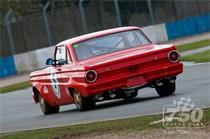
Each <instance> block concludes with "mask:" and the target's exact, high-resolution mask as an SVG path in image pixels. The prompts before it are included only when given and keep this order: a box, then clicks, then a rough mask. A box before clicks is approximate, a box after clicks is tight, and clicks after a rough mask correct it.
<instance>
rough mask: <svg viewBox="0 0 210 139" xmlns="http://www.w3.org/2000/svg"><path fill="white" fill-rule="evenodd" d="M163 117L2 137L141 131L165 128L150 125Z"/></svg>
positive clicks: (41, 138)
mask: <svg viewBox="0 0 210 139" xmlns="http://www.w3.org/2000/svg"><path fill="white" fill-rule="evenodd" d="M204 116H205V122H206V123H209V121H210V109H205V110H204ZM160 119H162V114H159V115H152V116H142V117H135V118H128V119H121V120H111V121H104V122H95V123H89V124H81V125H72V126H63V127H57V128H49V129H40V130H31V131H22V132H16V133H10V134H7V135H2V137H0V138H1V139H3V138H4V139H29V138H30V139H50V138H54V139H58V138H59V139H61V138H66V137H69V138H72V137H76V136H81V135H88V134H97V135H100V134H106V133H120V132H125V133H129V132H139V131H143V130H149V129H154V128H164V127H163V126H162V123H159V124H155V125H150V123H151V122H153V121H157V120H160Z"/></svg>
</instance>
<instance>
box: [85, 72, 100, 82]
mask: <svg viewBox="0 0 210 139" xmlns="http://www.w3.org/2000/svg"><path fill="white" fill-rule="evenodd" d="M85 79H86V81H87V82H95V81H96V79H97V73H96V71H94V70H88V71H87V72H86V73H85Z"/></svg>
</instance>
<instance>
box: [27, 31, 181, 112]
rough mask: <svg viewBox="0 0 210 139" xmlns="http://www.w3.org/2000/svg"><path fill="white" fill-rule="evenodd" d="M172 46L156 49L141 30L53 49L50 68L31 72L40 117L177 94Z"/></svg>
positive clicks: (175, 57)
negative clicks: (62, 109) (150, 91)
mask: <svg viewBox="0 0 210 139" xmlns="http://www.w3.org/2000/svg"><path fill="white" fill-rule="evenodd" d="M179 59H180V55H179V53H178V52H177V50H176V47H175V46H174V45H173V44H167V45H155V44H153V43H152V42H151V41H150V40H149V39H148V38H147V37H146V36H145V34H144V33H143V32H142V31H141V29H140V28H139V27H121V28H114V29H108V30H104V31H99V32H95V33H90V34H86V35H82V36H79V37H75V38H72V39H69V40H66V41H63V42H61V43H59V44H57V45H56V47H55V52H54V56H53V58H48V59H47V61H46V64H47V65H50V66H49V67H48V68H46V69H43V70H39V71H35V72H32V73H31V74H30V80H31V82H32V85H33V87H32V88H33V93H32V94H33V98H34V101H35V102H36V103H38V102H39V104H40V107H41V110H42V112H43V113H44V114H52V113H57V112H59V106H61V105H67V104H72V103H75V104H76V106H77V108H78V110H80V111H82V110H88V109H90V108H94V106H95V104H96V102H98V101H103V100H109V99H119V98H123V99H131V98H134V97H136V96H137V94H138V90H139V89H140V88H144V87H153V88H155V90H156V91H157V93H158V94H159V95H160V96H166V95H171V94H173V93H174V92H175V81H176V76H177V75H178V74H180V73H182V72H183V64H182V63H180V61H179Z"/></svg>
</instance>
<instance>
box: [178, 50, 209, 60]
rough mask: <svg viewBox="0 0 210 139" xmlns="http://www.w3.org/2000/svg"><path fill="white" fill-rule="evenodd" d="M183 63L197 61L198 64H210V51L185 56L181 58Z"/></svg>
mask: <svg viewBox="0 0 210 139" xmlns="http://www.w3.org/2000/svg"><path fill="white" fill-rule="evenodd" d="M181 60H182V61H195V62H196V63H201V62H210V50H208V51H204V52H201V53H197V54H193V55H189V56H184V57H182V58H181Z"/></svg>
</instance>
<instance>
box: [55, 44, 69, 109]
mask: <svg viewBox="0 0 210 139" xmlns="http://www.w3.org/2000/svg"><path fill="white" fill-rule="evenodd" d="M54 59H55V61H56V65H55V66H53V68H52V71H51V83H52V91H53V92H54V94H55V96H56V97H57V100H58V102H59V104H60V105H64V104H69V103H72V102H73V98H72V97H71V94H70V92H69V89H68V85H67V83H68V80H69V75H70V74H69V69H70V67H71V63H72V62H71V60H70V57H69V53H68V51H67V48H66V46H65V45H62V46H56V49H55V54H54ZM60 61H61V62H63V63H62V64H61V63H59V62H60ZM67 69H68V70H67Z"/></svg>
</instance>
